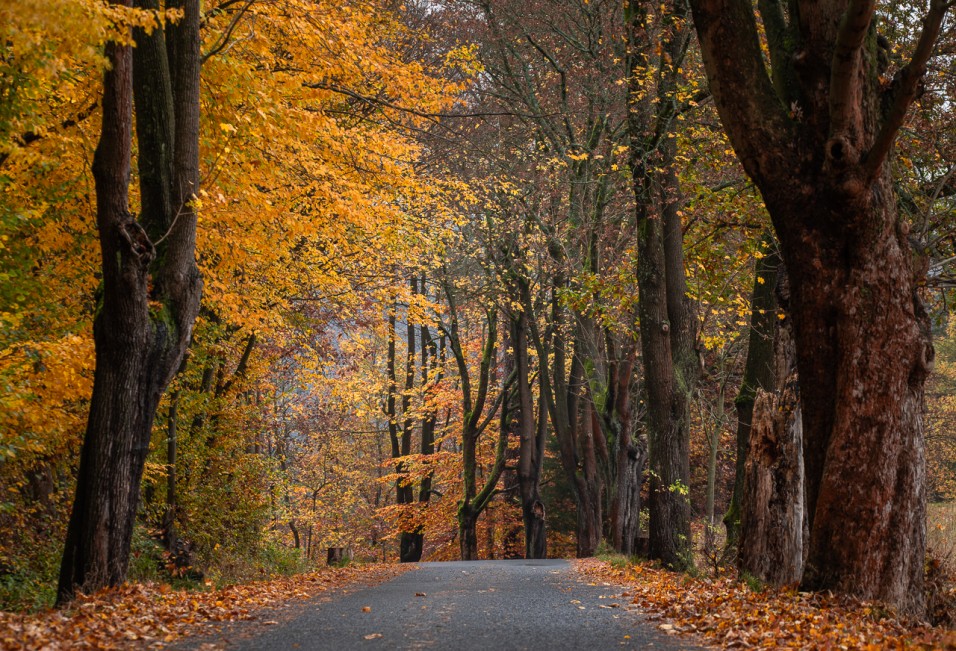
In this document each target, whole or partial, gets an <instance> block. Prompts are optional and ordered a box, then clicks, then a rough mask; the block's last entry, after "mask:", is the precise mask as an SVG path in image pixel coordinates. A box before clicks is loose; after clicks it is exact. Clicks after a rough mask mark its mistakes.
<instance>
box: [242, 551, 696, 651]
mask: <svg viewBox="0 0 956 651" xmlns="http://www.w3.org/2000/svg"><path fill="white" fill-rule="evenodd" d="M620 592H621V588H619V587H616V586H592V585H588V584H587V583H586V582H585V581H582V580H581V578H580V577H578V576H577V575H576V574H575V572H574V570H573V569H572V568H571V565H570V564H569V563H568V562H567V561H561V560H541V561H524V560H520V561H479V562H471V563H463V562H453V563H421V564H420V565H419V567H418V569H416V570H413V571H411V572H408V573H406V574H403V575H402V576H400V577H398V578H396V579H394V580H392V581H389V582H387V583H384V584H381V585H378V586H374V587H370V588H366V589H362V590H360V591H357V592H353V593H347V594H343V595H340V596H338V597H337V598H333V599H331V600H327V601H325V602H316V603H314V604H311V605H309V606H308V607H307V608H306V609H305V610H304V611H303V612H302V614H300V615H299V616H298V617H296V618H295V619H292V620H291V621H288V622H284V623H281V624H278V625H275V626H272V627H270V628H268V629H265V630H264V632H263V633H262V634H261V635H257V636H255V637H252V638H246V639H243V640H241V641H238V640H237V641H234V642H233V643H231V644H229V645H228V648H232V649H242V650H245V651H279V650H286V649H330V650H335V651H351V650H352V649H359V650H365V649H368V650H370V651H371V650H378V649H451V650H455V651H458V650H470V649H476V650H477V649H489V650H498V649H502V650H505V649H514V650H519V649H527V650H537V649H542V650H558V649H588V650H591V649H595V650H597V649H621V648H625V649H668V650H674V649H692V648H695V647H693V646H692V645H691V644H689V643H688V642H686V641H683V640H681V639H680V638H676V637H669V636H667V635H665V634H664V633H662V632H661V631H660V630H658V628H657V626H656V625H655V624H654V623H650V622H648V621H646V620H645V619H644V618H642V616H641V615H640V614H639V613H638V612H635V611H632V610H630V609H629V608H628V604H629V599H628V598H626V597H621V596H620Z"/></svg>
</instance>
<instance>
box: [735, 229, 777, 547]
mask: <svg viewBox="0 0 956 651" xmlns="http://www.w3.org/2000/svg"><path fill="white" fill-rule="evenodd" d="M763 241H764V243H765V244H766V245H767V246H766V247H765V248H766V252H765V253H764V256H763V257H762V258H760V260H758V261H757V268H756V271H755V275H754V287H753V294H752V295H751V299H750V330H749V336H748V340H747V360H746V362H744V376H743V380H742V381H741V383H740V391H739V392H738V394H737V399H736V400H735V401H734V402H735V406H736V408H737V462H736V468H735V471H734V492H733V495H732V497H731V499H730V506H729V507H728V509H727V513H726V515H724V526H725V527H726V529H727V543H726V549H727V550H728V551H730V550H733V554H734V555H735V556H736V554H737V551H736V550H737V542H738V538H739V536H740V503H741V500H742V499H743V493H744V464H745V463H746V460H747V449H748V447H749V445H750V428H751V422H752V419H753V411H754V399H755V398H756V396H757V391H758V390H759V389H763V390H764V391H773V390H774V389H775V388H776V387H774V378H775V377H776V374H775V372H774V354H773V341H774V332H775V331H776V328H777V324H776V322H777V320H778V319H777V298H776V294H775V291H776V286H777V269H778V268H779V266H780V254H779V253H778V252H777V248H776V243H775V242H774V241H773V237H772V236H770V235H769V234H767V235H765V237H764V238H763Z"/></svg>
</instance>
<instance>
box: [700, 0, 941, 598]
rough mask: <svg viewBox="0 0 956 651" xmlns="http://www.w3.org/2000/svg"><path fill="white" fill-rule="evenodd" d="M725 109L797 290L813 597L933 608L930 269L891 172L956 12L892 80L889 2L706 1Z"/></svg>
mask: <svg viewBox="0 0 956 651" xmlns="http://www.w3.org/2000/svg"><path fill="white" fill-rule="evenodd" d="M691 4H692V5H693V8H694V23H695V25H696V27H697V32H698V35H699V39H698V40H699V42H700V44H701V51H702V54H703V60H704V64H705V66H706V68H707V76H708V79H709V80H710V86H711V90H712V91H713V94H714V100H715V103H716V105H717V108H718V110H719V112H720V116H721V120H722V122H723V124H724V127H725V129H726V130H727V134H728V136H729V138H730V141H731V143H732V144H733V146H734V149H735V150H736V152H737V154H738V156H739V158H740V160H741V163H742V164H743V166H744V169H745V170H746V171H747V173H748V174H749V175H750V176H751V177H752V178H753V179H754V182H755V183H756V185H757V187H759V188H760V191H761V193H762V194H763V197H764V201H765V202H766V204H767V209H768V210H769V212H770V216H771V219H772V221H773V224H774V229H775V230H776V232H777V235H778V237H779V239H780V245H781V252H782V256H783V261H784V263H785V265H786V268H787V273H788V274H789V277H790V285H791V292H792V301H791V314H792V316H793V324H794V336H795V339H796V344H797V366H798V371H799V374H800V394H801V395H800V397H801V401H802V406H803V423H804V462H805V463H804V469H805V473H806V488H807V508H808V513H809V519H810V548H809V553H808V557H807V564H806V567H805V570H804V576H803V581H802V585H803V586H804V588H806V589H833V590H838V591H841V592H847V593H851V594H854V595H857V596H859V597H862V598H864V599H880V600H883V601H886V602H889V603H891V604H893V605H895V606H896V607H897V608H899V609H900V610H901V611H903V612H906V613H912V614H916V615H920V614H921V613H922V612H924V610H925V603H924V597H923V564H924V553H925V536H926V532H925V527H926V523H925V510H926V502H925V498H926V496H925V459H924V454H925V443H924V440H923V431H922V421H921V411H922V406H923V405H922V403H923V385H924V383H925V380H926V376H927V375H928V373H929V370H930V368H931V366H932V361H933V348H932V345H931V343H930V336H929V327H928V325H929V324H928V319H927V317H926V314H925V312H924V310H923V307H922V304H921V302H920V298H919V296H918V294H917V288H918V285H919V283H920V281H921V278H924V277H925V273H926V267H925V263H924V262H923V261H922V260H921V259H920V256H918V255H916V254H915V252H914V251H913V249H912V247H911V246H910V243H909V241H908V237H907V236H908V227H907V226H906V224H905V223H904V222H903V221H902V220H901V219H900V217H899V215H898V213H897V209H896V195H895V191H894V188H893V183H892V179H891V172H890V165H889V158H890V155H891V151H892V147H893V143H894V141H895V139H896V135H897V133H898V131H899V129H900V127H901V125H902V124H903V121H904V118H905V116H906V113H907V110H908V109H909V107H910V105H911V104H912V102H913V101H914V99H915V98H916V96H917V94H918V91H919V84H920V80H921V79H922V77H923V76H924V74H925V72H926V67H927V62H928V61H929V59H930V57H931V56H932V54H933V51H934V45H935V43H936V42H937V40H938V38H939V34H940V30H941V26H942V24H943V22H944V20H945V18H946V14H947V12H948V11H949V9H950V5H949V4H948V3H946V2H943V1H942V0H933V1H932V2H931V3H930V6H929V9H928V11H927V13H926V16H925V18H924V20H923V26H922V30H921V32H920V36H919V38H918V42H917V44H916V46H915V48H914V50H913V54H912V58H911V59H910V61H909V62H908V63H907V64H906V65H904V66H902V67H901V68H900V69H899V70H898V71H897V73H896V74H895V75H894V77H893V79H892V80H891V81H889V82H887V79H886V73H887V72H888V70H887V67H886V63H885V62H886V60H887V58H886V57H885V56H884V55H885V52H880V49H881V45H880V39H878V38H876V34H877V24H876V21H877V20H878V19H879V17H878V14H877V13H876V12H875V8H876V7H875V3H870V2H863V3H850V4H847V3H816V4H815V5H814V6H813V10H812V11H803V7H801V11H799V12H797V13H796V14H793V15H789V14H787V13H784V12H781V11H771V10H770V9H771V6H770V3H768V4H767V5H761V6H760V12H761V15H762V18H763V20H764V23H765V24H768V21H769V23H770V24H771V25H772V27H773V28H772V29H767V30H765V32H764V34H765V35H766V37H767V38H766V41H765V42H766V45H767V47H768V48H769V53H770V57H769V58H770V61H771V66H772V76H771V75H770V74H768V71H767V68H766V64H765V54H764V51H763V49H762V46H761V41H760V38H759V31H758V27H757V22H756V20H755V18H754V8H753V4H752V3H750V2H746V1H745V0H691Z"/></svg>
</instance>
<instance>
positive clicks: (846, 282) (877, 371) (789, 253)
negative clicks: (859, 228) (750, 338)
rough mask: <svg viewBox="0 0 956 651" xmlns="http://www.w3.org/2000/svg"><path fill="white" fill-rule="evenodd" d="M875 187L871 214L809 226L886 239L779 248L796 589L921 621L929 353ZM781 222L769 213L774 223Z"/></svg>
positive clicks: (886, 207)
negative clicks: (800, 507) (796, 530)
mask: <svg viewBox="0 0 956 651" xmlns="http://www.w3.org/2000/svg"><path fill="white" fill-rule="evenodd" d="M877 185H878V188H879V190H878V191H874V192H873V193H872V194H869V196H868V197H866V199H865V200H864V203H865V204H869V205H864V206H860V207H859V208H856V209H855V210H850V208H851V207H850V206H846V207H845V210H837V211H833V210H832V208H831V207H830V206H826V207H820V208H822V209H821V210H818V211H814V212H813V213H811V214H817V215H820V216H821V217H822V218H823V219H826V220H828V221H830V220H833V221H832V222H831V223H837V220H839V221H843V222H847V223H857V224H867V223H874V222H875V224H882V225H883V228H884V229H886V230H884V231H883V232H880V229H878V228H871V229H868V231H867V235H869V237H864V238H861V241H848V240H847V239H846V238H844V237H839V236H837V237H833V236H830V237H825V236H822V234H820V235H817V237H815V238H809V242H807V243H806V244H800V246H799V247H797V246H793V245H792V243H790V242H789V241H787V240H785V244H784V254H785V259H786V264H787V270H788V273H789V274H790V277H791V282H792V293H793V301H792V308H791V309H792V313H793V320H794V330H795V336H796V341H797V359H798V368H799V373H800V386H801V399H802V401H803V407H804V425H805V446H804V458H805V469H806V482H807V505H808V508H809V516H810V526H811V530H810V548H809V554H808V558H807V565H806V570H805V574H804V578H803V586H804V588H806V589H836V590H839V591H841V592H850V593H854V594H857V595H859V596H861V597H864V598H877V599H882V600H885V601H888V602H890V603H893V604H896V605H897V606H899V607H900V608H901V609H902V610H904V611H907V612H921V611H922V610H923V608H924V605H923V603H922V600H923V595H922V585H923V563H924V558H923V557H924V550H925V535H926V532H925V527H926V520H925V515H926V511H925V508H926V507H925V504H926V501H925V499H926V496H925V472H926V470H925V457H924V455H925V442H924V439H923V430H922V420H921V417H922V408H923V383H924V381H925V378H926V375H927V374H928V372H929V368H930V366H931V364H932V359H933V349H932V346H931V344H930V338H929V327H928V319H927V317H926V314H925V312H924V311H923V308H922V305H921V303H920V300H919V297H918V296H917V293H916V287H915V283H914V275H915V274H914V269H913V267H912V261H911V253H910V247H909V242H908V241H907V239H906V233H905V232H904V230H903V229H902V228H897V227H896V223H897V218H896V211H895V206H894V205H893V204H892V201H893V196H894V195H893V191H892V185H891V181H890V179H889V174H888V173H887V174H885V175H884V178H883V179H882V180H881V181H880V182H879V183H878V184H877ZM861 199H863V198H862V197H861ZM775 203H776V202H775ZM790 210H792V208H790ZM781 211H782V207H781V206H779V205H774V207H773V209H772V214H773V212H776V213H777V214H778V215H779V214H780V212H781ZM808 245H809V246H808ZM822 260H826V261H827V263H826V264H825V265H822V269H821V265H820V262H821V261H822ZM833 288H840V291H839V292H835V291H833Z"/></svg>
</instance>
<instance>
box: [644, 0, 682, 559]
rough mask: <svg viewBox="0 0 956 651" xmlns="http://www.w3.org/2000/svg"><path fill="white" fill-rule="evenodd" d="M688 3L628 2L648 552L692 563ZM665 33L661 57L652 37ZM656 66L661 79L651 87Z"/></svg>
mask: <svg viewBox="0 0 956 651" xmlns="http://www.w3.org/2000/svg"><path fill="white" fill-rule="evenodd" d="M682 7H683V5H682V4H681V3H680V2H676V3H674V4H673V5H672V6H670V7H668V8H667V9H666V11H662V15H660V16H652V15H651V12H650V11H649V10H648V8H647V7H645V6H643V5H641V4H632V5H631V6H630V7H629V10H628V17H629V27H630V30H629V34H630V37H629V38H630V43H631V57H630V61H629V68H630V70H629V73H630V75H629V78H630V80H631V81H630V83H631V86H632V96H633V97H634V98H635V99H634V101H633V104H632V107H631V111H630V114H629V120H628V129H629V133H630V157H631V173H632V175H633V183H634V193H635V198H636V211H637V230H638V269H637V277H638V287H639V291H640V306H639V312H640V333H641V350H642V356H643V360H644V377H645V390H646V392H647V405H648V412H647V429H648V447H649V455H648V456H649V459H648V460H649V466H650V472H649V475H650V481H649V485H650V489H649V493H648V500H649V511H650V524H649V554H650V556H651V557H652V558H656V559H660V560H661V561H662V562H663V563H664V564H665V565H668V566H670V567H680V568H682V567H687V566H688V565H691V564H692V562H693V561H692V555H691V553H690V549H691V542H692V541H691V535H690V502H689V499H688V490H689V485H690V461H689V450H690V440H689V418H688V414H689V401H690V394H691V390H692V387H693V383H694V376H695V375H696V356H695V353H694V344H693V342H694V328H693V320H692V318H691V314H690V311H689V309H688V305H687V303H686V300H687V299H686V281H685V280H684V268H683V252H682V249H681V235H680V233H681V230H680V220H679V216H678V215H677V205H678V204H677V202H678V194H679V188H678V186H677V177H676V172H675V170H674V164H675V153H676V152H675V147H676V145H675V141H674V135H673V133H672V121H673V118H674V115H675V112H676V111H675V102H676V98H675V92H676V82H677V67H678V66H679V62H680V60H681V59H682V57H683V53H684V52H685V51H686V43H687V38H688V35H687V30H686V29H685V26H684V25H683V22H682V20H683V13H684V11H685V10H684V9H683V8H682ZM659 40H662V41H663V49H662V50H661V51H662V52H665V53H666V56H660V57H658V58H657V59H656V60H655V59H653V58H652V57H651V53H652V52H654V48H653V47H652V46H653V43H654V42H655V41H659ZM651 67H655V68H656V69H657V88H656V89H655V90H654V92H653V93H651V92H648V90H647V89H646V88H644V87H643V85H642V82H641V80H642V79H643V78H644V71H646V70H647V69H649V68H651Z"/></svg>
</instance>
